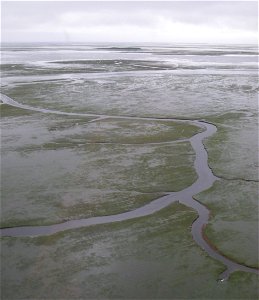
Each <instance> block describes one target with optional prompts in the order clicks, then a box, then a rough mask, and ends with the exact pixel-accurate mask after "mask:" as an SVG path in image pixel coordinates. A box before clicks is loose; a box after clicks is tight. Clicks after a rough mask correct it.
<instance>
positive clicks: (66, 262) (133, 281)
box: [2, 203, 257, 299]
mask: <svg viewBox="0 0 259 300" xmlns="http://www.w3.org/2000/svg"><path fill="white" fill-rule="evenodd" d="M196 217H197V215H196V213H195V212H194V211H193V210H191V209H189V208H186V207H185V206H183V205H181V204H179V203H174V204H173V205H170V206H169V207H167V208H165V209H163V210H161V211H160V212H157V213H155V214H153V215H151V216H148V217H142V218H138V219H133V220H128V221H124V222H118V223H112V224H106V225H97V226H90V227H85V228H81V229H75V230H68V231H64V232H60V233H57V234H54V235H50V236H45V237H44V236H43V237H35V238H7V237H6V238H2V262H3V263H2V274H3V287H2V295H3V297H5V298H7V299H15V298H17V297H18V296H19V297H21V298H25V299H31V298H36V297H37V298H42V297H45V298H49V299H80V298H83V299H85V298H88V299H92V298H93V299H100V298H101V299H102V298H106V299H107V298H108V299H115V298H119V299H151V298H152V299H161V298H166V299H231V298H234V299H244V298H246V299H247V298H248V299H256V297H257V296H256V295H257V291H256V287H257V276H256V275H250V274H249V276H247V274H245V273H240V275H239V276H240V277H239V278H236V276H234V274H233V275H232V276H231V278H230V280H229V281H228V282H224V283H219V282H217V278H218V275H219V274H220V273H221V272H222V271H224V266H223V265H221V264H220V263H218V262H217V261H215V260H214V259H211V258H210V257H208V256H207V254H206V253H205V252H204V251H203V250H202V249H200V248H199V247H198V246H197V245H196V243H195V242H194V241H193V239H192V236H191V232H190V226H191V224H192V222H193V221H194V220H195V218H196ZM242 274H243V277H242V276H241V275H242ZM232 277H233V279H232ZM244 279H245V280H244Z"/></svg>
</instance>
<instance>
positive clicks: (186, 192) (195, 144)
mask: <svg viewBox="0 0 259 300" xmlns="http://www.w3.org/2000/svg"><path fill="white" fill-rule="evenodd" d="M0 99H1V101H2V103H4V104H7V105H10V106H14V107H18V108H21V109H26V110H31V111H36V112H41V113H52V114H58V115H69V116H81V117H93V120H91V122H93V121H96V120H99V119H106V118H113V119H114V118H116V119H134V120H156V121H158V120H163V121H169V122H173V121H177V122H185V123H190V124H193V125H196V126H198V127H200V128H202V129H204V131H203V132H201V133H197V134H196V135H194V136H192V137H191V138H190V139H188V140H189V142H190V143H191V146H192V148H193V150H194V152H195V154H196V156H195V161H194V167H195V170H196V172H197V175H198V179H197V180H196V181H195V182H194V183H193V184H192V185H191V186H189V187H187V188H185V189H183V190H182V191H179V192H171V193H167V195H165V196H163V197H160V198H158V199H156V200H154V201H152V202H150V203H148V204H146V205H144V206H142V207H140V208H137V209H135V210H132V211H128V212H124V213H120V214H116V215H109V216H101V217H92V218H87V219H80V220H71V221H67V222H64V223H60V224H55V225H48V226H21V227H12V228H2V229H0V235H1V236H12V237H19V236H30V237H33V236H42V235H51V234H54V233H57V232H60V231H64V230H68V229H74V228H80V227H84V226H90V225H97V224H107V223H112V222H121V221H125V220H129V219H134V218H139V217H144V216H148V215H151V214H153V213H155V212H157V211H159V210H161V209H163V208H165V207H167V206H168V205H170V204H172V203H174V202H180V203H182V204H184V205H186V206H188V207H190V208H192V209H194V210H195V211H196V212H197V213H198V217H197V219H196V220H195V221H194V222H193V224H192V235H193V238H194V240H195V241H196V243H197V244H198V245H199V246H200V247H201V248H202V249H204V250H205V251H206V252H207V253H208V254H209V255H210V256H211V257H213V258H214V259H216V260H218V261H220V262H221V263H223V264H224V265H225V266H226V270H225V271H224V272H223V273H222V274H220V275H219V280H220V281H223V280H226V279H227V278H228V277H229V275H230V274H231V273H233V272H234V271H238V270H239V271H244V272H249V273H255V274H259V270H258V269H256V268H252V267H248V266H245V265H242V264H239V263H237V262H235V261H233V260H231V259H230V258H228V257H226V256H224V254H222V253H220V252H219V251H218V250H217V249H216V248H215V247H214V246H213V244H212V243H211V242H210V241H209V240H208V239H207V237H206V236H205V233H204V228H205V226H206V225H207V224H208V220H209V215H210V211H209V210H208V208H207V207H206V206H205V205H203V204H201V203H200V202H198V201H196V200H195V199H194V198H193V197H194V195H196V194H198V193H200V192H202V191H205V190H207V189H209V188H210V187H211V186H212V185H213V183H214V182H215V181H216V180H218V179H219V178H217V177H215V176H214V175H213V173H212V170H211V169H210V168H209V166H208V154H207V151H206V149H205V147H204V145H203V140H204V139H206V138H208V137H210V136H212V135H213V134H214V133H215V132H216V131H217V128H216V126H214V125H213V124H210V123H208V122H205V121H202V120H187V119H186V120H185V119H176V118H149V117H146V118H144V117H137V116H111V115H102V114H101V115H99V114H87V113H85V114H84V113H72V112H71V113H70V112H61V111H56V110H49V109H43V108H37V107H31V106H29V105H25V104H21V103H18V102H17V101H15V100H13V99H11V98H10V97H8V96H6V95H3V94H0Z"/></svg>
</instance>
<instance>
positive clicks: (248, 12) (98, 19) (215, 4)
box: [1, 1, 258, 43]
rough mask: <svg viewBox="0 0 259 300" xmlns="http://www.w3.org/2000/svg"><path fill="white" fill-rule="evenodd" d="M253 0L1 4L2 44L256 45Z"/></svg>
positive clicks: (255, 4)
mask: <svg viewBox="0 0 259 300" xmlns="http://www.w3.org/2000/svg"><path fill="white" fill-rule="evenodd" d="M257 17H258V16H257V2H248V1H243V2H242V1H241V2H237V1H231V2H225V1H224V2H223V1H202V2H196V1H190V2H189V1H181V2H177V1H169V2H168V1H167V2H163V1H152V2H141V1H129V2H126V1H119V2H118V1H117V2H110V1H105V2H99V1H93V2H90V1H84V2H82V1H80V2H76V1H64V2H63V1H59V2H54V1H51V2H35V1H33V2H25V1H24V2H23V1H19V2H13V1H11V2H5V1H4V2H2V24H1V29H2V42H138V43H141V42H168V43H171V42H183V43H191V42H197V43H257V34H258V33H257Z"/></svg>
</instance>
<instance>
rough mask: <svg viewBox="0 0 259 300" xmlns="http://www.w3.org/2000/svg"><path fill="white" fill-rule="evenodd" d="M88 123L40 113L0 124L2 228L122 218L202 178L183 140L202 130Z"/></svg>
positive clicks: (179, 125) (115, 121) (125, 122)
mask: <svg viewBox="0 0 259 300" xmlns="http://www.w3.org/2000/svg"><path fill="white" fill-rule="evenodd" d="M18 110H21V109H18ZM11 111H12V108H11ZM21 111H23V110H21ZM91 120H92V119H91V118H80V117H72V116H62V115H60V116H55V115H49V114H42V113H32V114H31V115H28V116H27V115H26V117H23V115H21V116H17V115H14V116H8V117H7V116H6V117H4V118H3V122H2V125H3V126H2V172H3V173H4V174H5V176H4V177H3V180H2V218H1V226H18V225H40V224H53V223H59V222H63V221H65V220H68V219H79V218H86V217H91V216H100V215H109V214H117V213H121V212H124V211H128V210H132V209H135V208H137V207H141V206H142V205H144V204H146V203H148V202H150V201H152V200H154V199H156V198H159V197H161V196H162V195H164V193H166V192H170V191H179V190H182V189H184V188H186V187H187V186H189V185H191V184H192V183H193V182H194V181H195V179H196V178H197V175H196V172H195V170H194V168H193V162H194V158H195V154H194V152H193V150H192V147H191V145H190V143H189V142H186V141H183V140H182V141H181V139H185V138H188V137H190V136H192V135H193V134H196V133H197V132H199V130H200V129H199V128H197V127H195V126H192V125H189V124H184V123H179V122H166V121H153V120H147V121H144V120H119V119H115V118H113V119H105V120H100V121H96V122H90V123H89V121H91ZM178 139H179V142H178ZM171 141H173V143H171ZM174 141H176V143H174Z"/></svg>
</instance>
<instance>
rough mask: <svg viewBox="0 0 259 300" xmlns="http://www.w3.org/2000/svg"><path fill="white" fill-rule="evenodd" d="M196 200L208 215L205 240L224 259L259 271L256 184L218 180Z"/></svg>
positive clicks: (197, 196)
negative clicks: (204, 206) (225, 257)
mask: <svg viewBox="0 0 259 300" xmlns="http://www.w3.org/2000/svg"><path fill="white" fill-rule="evenodd" d="M195 198H197V199H198V200H199V201H201V202H202V203H204V204H205V205H206V206H207V207H208V208H209V209H210V211H211V218H210V221H209V224H208V226H207V227H206V235H207V236H208V239H209V240H210V241H211V242H212V243H213V244H214V245H215V246H216V247H217V248H218V249H219V250H220V251H221V252H222V253H223V254H225V255H226V256H228V257H230V258H232V259H234V260H236V261H238V262H240V263H242V264H246V265H248V266H257V267H258V253H259V249H258V236H259V235H258V184H257V183H254V182H246V181H227V180H220V181H218V182H216V183H215V184H214V186H213V187H212V188H211V189H209V190H207V191H205V192H203V193H201V194H198V195H196V196H195Z"/></svg>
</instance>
